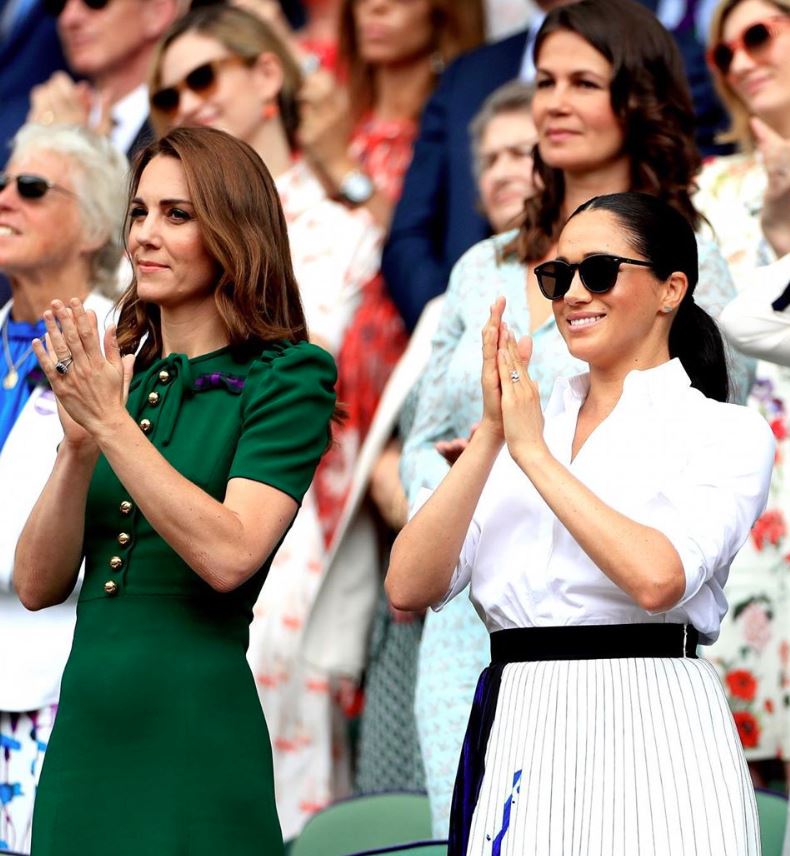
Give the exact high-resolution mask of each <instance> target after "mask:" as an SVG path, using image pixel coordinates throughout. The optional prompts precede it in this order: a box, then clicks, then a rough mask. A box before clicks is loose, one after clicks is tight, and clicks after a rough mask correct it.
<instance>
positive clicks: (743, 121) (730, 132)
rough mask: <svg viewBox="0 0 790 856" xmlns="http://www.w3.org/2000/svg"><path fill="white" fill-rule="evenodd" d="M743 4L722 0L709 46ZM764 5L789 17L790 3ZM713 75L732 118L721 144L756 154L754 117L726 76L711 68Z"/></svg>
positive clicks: (773, 1)
mask: <svg viewBox="0 0 790 856" xmlns="http://www.w3.org/2000/svg"><path fill="white" fill-rule="evenodd" d="M743 2H744V0H722V2H721V3H719V5H718V6H717V7H716V9H715V11H714V13H713V18H712V20H711V24H710V38H709V45H711V46H712V45H715V44H717V43H718V42H720V41H721V39H722V34H723V32H724V25H725V24H726V23H727V18H728V17H729V16H730V13H731V12H732V11H733V9H735V8H736V7H737V6H740V4H741V3H743ZM765 2H766V3H769V4H770V5H771V6H775V7H776V8H777V9H778V10H779V11H780V12H782V13H783V14H786V15H788V16H790V0H765ZM711 76H712V77H713V85H714V86H715V87H716V91H717V92H718V94H719V97H720V98H721V100H722V101H723V102H724V105H725V107H726V108H727V112H728V113H729V115H730V127H729V128H728V129H727V130H726V131H725V132H724V133H722V134H720V135H719V139H720V141H721V142H723V143H736V144H737V146H738V147H739V148H740V149H741V150H742V151H744V152H751V151H753V150H754V136H753V135H752V130H751V128H750V126H749V119H750V117H751V114H750V113H749V110H748V109H747V107H746V105H745V104H744V103H743V101H741V99H740V98H739V97H738V95H737V94H736V92H735V90H734V89H733V88H732V87H731V86H730V84H729V83H728V82H727V77H726V75H724V74H722V73H721V72H720V71H719V70H718V69H717V68H712V69H711Z"/></svg>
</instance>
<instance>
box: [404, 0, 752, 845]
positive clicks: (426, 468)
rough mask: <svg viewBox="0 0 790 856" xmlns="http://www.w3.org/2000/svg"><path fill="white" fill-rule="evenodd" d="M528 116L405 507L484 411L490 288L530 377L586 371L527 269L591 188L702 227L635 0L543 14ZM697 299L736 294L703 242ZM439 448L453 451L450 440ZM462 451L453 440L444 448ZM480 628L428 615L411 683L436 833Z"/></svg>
mask: <svg viewBox="0 0 790 856" xmlns="http://www.w3.org/2000/svg"><path fill="white" fill-rule="evenodd" d="M535 66H536V69H537V77H536V87H537V88H536V92H535V97H534V100H533V105H532V110H533V117H534V119H535V125H536V127H537V131H538V144H537V147H536V151H535V161H536V164H537V166H536V174H537V177H538V179H539V181H538V184H539V185H541V184H542V186H543V190H542V192H541V193H539V194H538V195H537V196H535V197H533V198H532V199H531V200H528V201H527V203H526V205H525V212H524V222H523V225H522V226H521V228H520V230H518V231H510V232H509V233H505V234H503V235H498V236H496V237H493V238H490V239H488V240H486V241H483V242H481V243H479V244H477V245H476V246H474V247H472V249H470V250H469V251H468V252H467V254H466V255H465V256H464V257H463V258H462V259H461V260H460V261H459V262H458V264H457V265H456V267H455V269H454V270H453V273H452V276H451V278H450V284H449V287H448V289H447V295H446V300H445V306H444V309H443V314H442V318H441V321H440V325H439V329H438V332H437V334H436V337H435V338H434V347H433V353H432V357H431V360H430V363H429V368H428V370H427V372H426V375H425V376H424V380H423V384H422V387H421V393H420V400H419V403H418V407H417V414H416V417H415V421H414V425H413V428H412V430H411V432H410V434H409V435H408V437H407V438H406V440H405V445H404V453H403V458H402V464H401V476H402V479H403V482H404V486H405V488H406V491H407V494H408V497H409V502H410V504H411V505H412V506H413V505H414V502H415V500H416V499H417V495H418V494H419V493H420V490H421V489H422V488H434V487H435V486H436V485H437V484H438V483H439V482H440V481H441V479H442V477H443V476H444V474H445V473H446V471H447V462H446V461H445V460H444V459H443V457H442V456H441V455H440V454H439V452H438V451H437V450H436V448H435V444H436V443H438V442H441V441H448V440H452V439H455V438H466V437H467V436H468V435H469V433H470V430H471V429H472V426H473V425H474V424H475V423H476V422H477V421H478V420H479V419H480V415H481V413H482V399H481V394H480V385H479V377H480V365H481V356H480V348H479V335H480V334H479V327H480V318H481V317H484V316H485V315H486V314H487V312H488V309H489V306H490V304H491V303H492V302H493V300H494V299H495V298H496V296H497V295H503V296H504V297H506V298H507V306H508V311H507V314H508V317H507V322H508V324H509V325H510V327H511V328H513V329H514V330H515V331H516V333H517V334H518V335H526V334H530V335H532V337H533V341H534V354H533V357H532V360H531V363H530V371H531V372H532V375H533V377H534V378H535V379H536V381H537V383H538V385H539V387H540V389H541V393H542V395H543V398H544V403H545V399H546V398H547V397H548V395H549V393H550V391H551V387H552V384H553V382H554V379H555V377H557V375H558V374H563V373H565V374H568V373H572V372H574V371H579V370H581V369H582V368H583V366H582V364H581V363H579V362H578V360H576V359H574V357H572V356H571V355H570V354H569V352H568V349H567V347H566V345H565V343H564V342H563V340H562V337H561V336H560V334H559V331H558V329H557V325H556V323H555V321H554V318H553V316H552V312H551V305H550V304H549V303H548V302H547V301H546V300H545V298H544V297H543V296H542V295H541V293H540V290H539V288H538V282H537V279H536V278H535V273H534V268H535V266H536V265H537V264H538V263H539V262H541V261H544V260H545V259H547V258H553V257H554V256H555V255H556V241H557V237H558V235H559V233H560V231H561V228H562V225H563V223H564V222H565V220H566V219H567V217H568V216H569V215H570V213H571V212H572V211H574V210H575V209H576V208H577V207H578V206H579V205H580V204H582V203H583V202H586V201H587V200H588V199H590V198H591V197H593V196H597V195H601V194H607V193H617V192H622V191H628V190H639V191H643V192H646V193H650V194H652V195H654V196H658V197H660V198H662V199H663V200H664V201H666V202H667V203H668V204H669V205H671V206H672V207H673V208H674V209H675V210H677V211H679V212H680V213H681V214H682V215H683V216H684V217H686V218H687V219H688V220H690V222H691V223H692V224H693V225H695V226H697V225H698V224H699V216H698V215H697V213H696V212H695V210H694V208H693V206H692V204H691V201H690V194H691V192H692V190H693V178H694V175H695V173H696V171H697V169H698V168H699V165H700V158H699V155H698V153H697V150H696V148H695V146H694V138H693V126H694V114H693V110H692V104H691V96H690V94H689V91H688V88H687V84H686V80H685V76H684V72H683V66H682V62H681V58H680V55H679V53H678V50H677V48H676V46H675V43H674V42H673V40H672V37H671V36H670V35H669V34H668V33H667V32H666V31H665V30H664V28H663V27H662V26H661V24H659V22H658V21H657V20H656V19H655V18H654V17H653V16H652V15H651V14H650V13H649V12H648V11H647V10H645V9H644V8H643V7H641V6H640V5H639V4H637V3H633V2H630V0H581V2H579V3H574V4H571V5H567V6H562V7H558V8H556V9H554V10H553V11H551V12H550V13H549V14H548V15H547V17H546V20H545V22H544V24H543V27H542V28H541V30H540V32H539V33H538V36H537V39H536V43H535ZM698 243H699V259H700V277H699V285H698V287H697V289H696V299H697V301H698V302H699V303H700V305H702V306H703V307H704V308H705V309H706V310H707V311H708V312H710V314H711V315H713V316H714V317H715V316H717V315H718V314H719V312H720V311H721V309H722V308H723V307H724V306H725V305H726V304H727V303H728V302H729V300H730V299H731V297H732V296H733V295H734V293H735V292H734V287H733V285H732V280H731V278H730V275H729V271H728V269H727V265H726V263H725V262H724V259H723V258H722V256H721V255H720V253H719V252H718V250H717V249H716V247H715V245H714V244H713V242H711V241H708V240H704V239H698ZM749 365H750V364H749V363H747V362H746V361H745V359H743V358H739V360H738V361H737V362H735V363H734V364H733V366H732V371H731V379H732V382H733V385H732V388H733V393H734V396H735V397H741V396H742V395H743V394H744V393H745V391H746V390H747V389H748V378H747V375H748V371H747V367H748V366H749ZM445 448H447V447H445ZM452 448H454V449H455V451H456V453H457V444H455V445H454V446H452ZM486 650H487V640H486V631H485V627H484V626H483V624H482V622H481V621H480V620H479V619H478V617H477V614H476V613H475V611H474V609H473V608H472V606H471V604H470V603H469V601H468V600H466V599H465V598H457V599H456V600H454V601H453V602H452V603H450V604H448V606H447V607H446V609H444V610H443V611H442V612H441V613H429V615H428V616H427V618H426V622H425V628H424V631H423V639H422V645H421V651H420V666H419V676H418V683H417V698H416V709H417V723H418V729H419V732H420V742H421V745H422V751H423V758H424V761H425V768H426V776H427V787H428V791H429V794H430V796H431V800H432V808H433V812H434V815H433V816H434V825H435V831H436V832H437V833H440V832H442V831H446V828H447V827H446V824H447V817H448V815H449V806H450V793H451V789H452V784H453V780H454V778H455V768H456V764H457V759H458V752H459V750H460V747H461V742H462V739H463V732H464V728H465V726H466V719H467V716H468V713H469V706H470V704H471V700H472V697H473V694H474V687H475V682H476V679H477V674H478V673H479V671H480V670H481V669H482V668H484V667H485V665H486Z"/></svg>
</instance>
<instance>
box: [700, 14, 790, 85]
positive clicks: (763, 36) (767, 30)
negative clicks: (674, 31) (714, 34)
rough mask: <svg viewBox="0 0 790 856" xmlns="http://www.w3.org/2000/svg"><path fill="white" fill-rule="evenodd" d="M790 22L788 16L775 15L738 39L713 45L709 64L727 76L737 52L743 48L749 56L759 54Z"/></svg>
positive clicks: (709, 53) (743, 33) (748, 29)
mask: <svg viewBox="0 0 790 856" xmlns="http://www.w3.org/2000/svg"><path fill="white" fill-rule="evenodd" d="M788 21H790V17H788V16H787V15H774V16H773V17H771V18H768V19H766V20H765V21H758V22H757V23H756V24H752V25H751V26H750V27H747V28H746V29H745V30H744V31H743V32H742V33H741V34H740V36H738V38H736V39H733V40H732V41H729V42H723V41H722V42H719V43H718V44H716V45H713V47H712V48H711V49H710V50H709V51H708V63H709V64H710V65H711V66H713V67H714V68H716V69H718V71H720V72H721V73H722V74H727V73H728V72H729V70H730V66H731V65H732V61H733V59H734V58H735V51H737V50H738V49H739V48H742V49H743V50H745V51H746V53H747V54H749V56H753V55H754V54H756V53H759V52H760V51H761V50H762V49H763V48H765V47H767V46H768V44H769V43H770V42H771V41H772V39H773V38H774V37H775V36H776V34H777V32H778V31H779V27H780V26H781V25H782V23H783V22H784V23H785V24H786V23H788Z"/></svg>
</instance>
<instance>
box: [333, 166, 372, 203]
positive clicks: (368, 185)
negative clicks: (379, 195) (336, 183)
mask: <svg viewBox="0 0 790 856" xmlns="http://www.w3.org/2000/svg"><path fill="white" fill-rule="evenodd" d="M374 191H375V187H374V186H373V182H372V181H371V179H370V176H369V175H367V174H366V173H364V172H362V170H361V169H352V170H350V171H349V172H347V173H346V174H345V175H344V176H343V180H342V181H341V182H340V187H339V188H338V191H337V195H338V196H339V197H340V198H341V199H342V200H343V201H344V202H347V203H348V204H349V205H364V204H365V203H366V202H367V201H368V199H370V197H371V196H373V193H374Z"/></svg>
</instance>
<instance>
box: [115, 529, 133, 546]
mask: <svg viewBox="0 0 790 856" xmlns="http://www.w3.org/2000/svg"><path fill="white" fill-rule="evenodd" d="M131 540H132V537H131V535H129V533H128V532H121V533H120V534H119V535H118V543H119V544H120V545H121V547H125V546H126V545H127V544H128V543H129V542H130V541H131Z"/></svg>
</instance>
